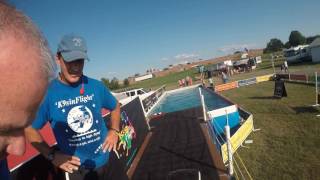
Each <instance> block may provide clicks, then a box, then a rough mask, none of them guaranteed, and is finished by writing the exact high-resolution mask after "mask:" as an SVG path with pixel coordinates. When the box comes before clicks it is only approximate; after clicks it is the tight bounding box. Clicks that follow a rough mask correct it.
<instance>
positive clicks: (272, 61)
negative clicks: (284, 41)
mask: <svg viewBox="0 0 320 180" xmlns="http://www.w3.org/2000/svg"><path fill="white" fill-rule="evenodd" d="M271 63H272V69H273V74H276V70H275V69H274V56H273V53H272V54H271Z"/></svg>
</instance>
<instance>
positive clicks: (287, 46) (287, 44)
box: [284, 41, 291, 49]
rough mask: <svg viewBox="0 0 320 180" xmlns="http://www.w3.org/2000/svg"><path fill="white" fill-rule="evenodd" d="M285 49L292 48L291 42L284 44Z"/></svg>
mask: <svg viewBox="0 0 320 180" xmlns="http://www.w3.org/2000/svg"><path fill="white" fill-rule="evenodd" d="M284 47H285V48H287V49H288V48H290V47H291V44H290V42H289V41H287V42H286V43H285V44H284Z"/></svg>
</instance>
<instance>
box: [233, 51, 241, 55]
mask: <svg viewBox="0 0 320 180" xmlns="http://www.w3.org/2000/svg"><path fill="white" fill-rule="evenodd" d="M233 54H241V51H236V52H234V53H233Z"/></svg>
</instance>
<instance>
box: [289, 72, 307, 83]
mask: <svg viewBox="0 0 320 180" xmlns="http://www.w3.org/2000/svg"><path fill="white" fill-rule="evenodd" d="M290 80H294V81H308V76H307V75H306V74H290Z"/></svg>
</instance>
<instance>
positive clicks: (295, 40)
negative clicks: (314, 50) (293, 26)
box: [289, 31, 306, 46]
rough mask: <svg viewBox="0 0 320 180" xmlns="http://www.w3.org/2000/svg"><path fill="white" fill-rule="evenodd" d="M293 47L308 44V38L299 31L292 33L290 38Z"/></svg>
mask: <svg viewBox="0 0 320 180" xmlns="http://www.w3.org/2000/svg"><path fill="white" fill-rule="evenodd" d="M289 42H290V45H291V46H298V45H301V44H305V43H306V38H305V37H304V36H303V35H302V34H301V33H300V32H299V31H291V33H290V36H289Z"/></svg>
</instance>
